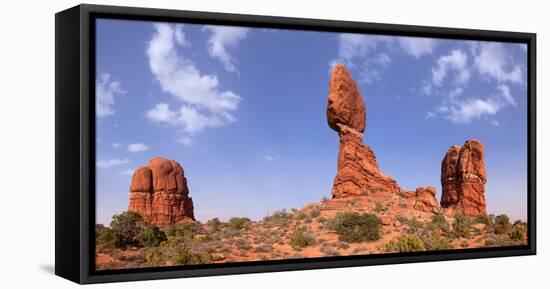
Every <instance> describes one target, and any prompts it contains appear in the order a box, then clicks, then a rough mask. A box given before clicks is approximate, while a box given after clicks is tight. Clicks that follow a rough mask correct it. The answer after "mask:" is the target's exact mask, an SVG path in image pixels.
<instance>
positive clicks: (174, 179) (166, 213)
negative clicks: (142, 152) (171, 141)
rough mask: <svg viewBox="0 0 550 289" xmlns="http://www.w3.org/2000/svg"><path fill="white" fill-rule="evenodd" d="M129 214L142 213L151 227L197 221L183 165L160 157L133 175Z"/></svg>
mask: <svg viewBox="0 0 550 289" xmlns="http://www.w3.org/2000/svg"><path fill="white" fill-rule="evenodd" d="M128 211H134V212H137V213H139V214H141V216H142V217H143V219H144V221H145V223H148V224H155V225H169V224H178V223H182V222H186V221H194V220H195V216H194V213H193V200H192V199H191V198H190V197H189V190H188V188H187V179H186V178H185V175H184V171H183V168H182V167H181V166H180V164H179V163H178V162H176V161H174V160H167V159H164V158H159V157H157V158H153V159H151V160H149V162H148V164H147V166H143V167H140V168H138V169H137V170H136V171H135V172H134V174H133V175H132V182H131V184H130V203H129V205H128Z"/></svg>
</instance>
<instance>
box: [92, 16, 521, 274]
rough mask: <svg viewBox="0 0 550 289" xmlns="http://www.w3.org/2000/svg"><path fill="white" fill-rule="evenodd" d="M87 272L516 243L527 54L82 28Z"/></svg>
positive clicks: (486, 45)
mask: <svg viewBox="0 0 550 289" xmlns="http://www.w3.org/2000/svg"><path fill="white" fill-rule="evenodd" d="M95 50H96V56H95V58H96V63H95V65H96V68H95V70H96V76H95V77H96V79H95V100H96V103H95V119H96V140H95V141H96V160H95V164H96V173H95V175H96V180H95V182H96V186H95V187H96V192H95V198H96V201H95V204H96V208H95V209H96V212H95V215H96V220H95V268H96V270H119V269H133V268H157V267H166V266H186V265H198V264H221V263H241V262H253V261H272V260H286V259H308V258H330V257H334V256H351V255H374V254H376V255H383V254H404V253H409V252H427V251H449V250H453V251H456V252H457V253H459V252H461V250H462V251H464V250H467V249H474V248H495V247H513V246H523V245H527V244H528V240H527V236H528V232H527V227H528V225H527V213H528V212H527V207H528V206H527V192H528V180H527V171H528V169H527V166H528V164H527V161H528V158H527V150H528V148H527V141H528V135H527V128H528V123H527V121H528V113H527V111H528V110H527V93H528V91H527V85H528V84H527V46H526V44H520V43H511V42H490V41H471V40H457V39H443V38H420V37H404V36H389V35H375V34H356V33H337V32H316V31H302V30H285V29H271V28H269V29H267V28H248V27H237V26H216V25H202V24H187V23H163V22H150V21H133V20H115V19H97V20H96V47H95Z"/></svg>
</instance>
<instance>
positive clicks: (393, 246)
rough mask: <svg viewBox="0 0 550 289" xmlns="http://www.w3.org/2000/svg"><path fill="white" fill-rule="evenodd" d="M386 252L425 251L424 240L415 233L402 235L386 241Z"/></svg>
mask: <svg viewBox="0 0 550 289" xmlns="http://www.w3.org/2000/svg"><path fill="white" fill-rule="evenodd" d="M384 250H385V251H386V252H401V253H404V252H415V251H426V247H425V246H424V242H422V240H421V239H420V238H419V237H418V236H416V235H410V234H407V235H403V236H401V237H399V238H398V239H394V240H391V241H389V242H388V243H386V245H385V246H384Z"/></svg>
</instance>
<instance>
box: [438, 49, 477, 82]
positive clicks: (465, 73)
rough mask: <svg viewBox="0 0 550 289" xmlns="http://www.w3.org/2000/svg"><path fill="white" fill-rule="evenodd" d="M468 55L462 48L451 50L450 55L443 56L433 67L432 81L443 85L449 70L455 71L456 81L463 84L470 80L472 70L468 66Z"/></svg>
mask: <svg viewBox="0 0 550 289" xmlns="http://www.w3.org/2000/svg"><path fill="white" fill-rule="evenodd" d="M467 63H468V56H467V55H466V53H464V52H463V51H462V50H460V49H456V50H453V51H451V53H450V54H449V55H445V56H441V57H440V58H439V59H438V60H437V64H436V66H435V67H433V68H432V83H433V84H434V85H437V86H441V84H442V83H443V80H444V79H445V78H446V76H447V74H448V73H449V71H452V72H454V74H455V77H454V82H455V84H457V85H463V84H465V83H467V82H468V80H470V71H469V69H468V66H467Z"/></svg>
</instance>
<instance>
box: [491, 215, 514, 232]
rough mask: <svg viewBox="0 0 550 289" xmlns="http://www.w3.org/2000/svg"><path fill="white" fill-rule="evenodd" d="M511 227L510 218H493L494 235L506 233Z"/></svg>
mask: <svg viewBox="0 0 550 289" xmlns="http://www.w3.org/2000/svg"><path fill="white" fill-rule="evenodd" d="M511 227H512V224H510V218H508V216H506V215H498V216H496V217H495V234H499V235H500V234H504V233H507V232H508V231H509V230H510V229H511Z"/></svg>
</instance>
